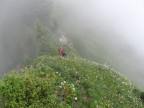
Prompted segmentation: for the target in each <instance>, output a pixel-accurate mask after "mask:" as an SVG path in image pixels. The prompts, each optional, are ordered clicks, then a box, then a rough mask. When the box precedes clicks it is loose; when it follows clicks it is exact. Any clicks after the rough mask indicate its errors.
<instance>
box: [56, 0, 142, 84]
mask: <svg viewBox="0 0 144 108" xmlns="http://www.w3.org/2000/svg"><path fill="white" fill-rule="evenodd" d="M129 2H130V1H129ZM106 3H107V2H106V1H105V0H104V1H103V2H102V1H99V0H96V1H94V0H90V1H87V0H83V1H81V0H78V1H72V0H70V1H66V0H56V2H55V12H54V13H55V18H56V19H57V20H58V21H59V23H60V25H61V26H62V28H63V30H64V31H65V32H66V33H67V35H68V36H69V37H70V38H71V39H72V40H73V42H74V45H75V47H76V48H77V51H78V52H79V53H80V54H81V55H82V56H83V57H85V58H88V59H91V60H94V61H98V62H100V63H103V64H104V63H107V64H108V65H111V66H112V67H115V68H116V69H117V70H119V71H121V72H123V73H124V74H126V75H127V76H128V77H129V78H130V79H131V80H133V81H134V82H135V83H137V84H139V85H141V86H143V85H144V83H143V81H142V80H143V76H144V73H143V71H144V67H143V64H144V62H143V60H144V57H143V56H142V53H141V52H142V51H141V52H140V51H138V48H137V49H136V47H135V45H136V44H137V41H133V44H131V41H132V40H133V38H134V36H133V35H131V37H130V36H129V34H128V32H129V31H130V30H129V28H126V29H125V32H124V31H123V28H122V25H119V24H120V22H121V23H122V24H125V25H126V24H127V23H126V22H124V21H125V20H124V19H126V18H128V16H125V15H123V16H121V17H120V18H119V19H118V17H117V16H120V15H121V14H122V12H123V9H122V10H121V11H117V12H121V13H116V12H115V11H114V10H112V8H111V7H110V3H108V4H107V5H106ZM111 3H114V4H113V5H118V4H119V2H118V3H116V2H112V1H111ZM132 3H133V2H132ZM102 4H103V5H102ZM130 4H131V2H130ZM99 5H100V6H99ZM113 5H112V7H115V6H113ZM119 5H120V6H121V5H122V4H119ZM125 5H127V2H126V4H125ZM102 6H103V8H102ZM115 8H116V7H115ZM124 8H125V7H124ZM128 8H129V7H128ZM110 9H111V10H110ZM116 9H117V8H116ZM130 9H131V8H130ZM114 12H115V13H114ZM126 12H129V11H127V10H126ZM112 13H114V14H115V15H117V16H115V15H113V14H112ZM122 19H123V20H122ZM132 20H133V19H132ZM132 20H131V22H129V24H131V25H132V24H133V23H135V22H132ZM122 21H123V22H122ZM126 27H129V25H128V26H126ZM136 27H137V26H136ZM137 29H138V28H137ZM126 30H127V31H126ZM131 32H133V31H131ZM131 34H132V33H131ZM127 35H128V36H127ZM138 38H139V37H138ZM135 40H136V39H135ZM141 50H143V49H141Z"/></svg>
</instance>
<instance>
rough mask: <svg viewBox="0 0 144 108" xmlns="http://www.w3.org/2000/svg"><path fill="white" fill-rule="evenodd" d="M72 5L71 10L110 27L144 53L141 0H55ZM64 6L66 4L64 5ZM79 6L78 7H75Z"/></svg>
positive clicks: (143, 14)
mask: <svg viewBox="0 0 144 108" xmlns="http://www.w3.org/2000/svg"><path fill="white" fill-rule="evenodd" d="M56 1H57V2H58V1H60V3H63V4H64V5H65V4H67V8H69V7H70V6H72V7H73V8H72V9H73V11H75V13H77V14H79V12H81V14H80V15H81V17H82V18H83V19H84V17H85V19H89V18H90V19H91V20H93V22H95V24H98V23H99V24H100V25H101V26H103V27H106V28H111V29H113V30H114V31H115V32H117V34H119V35H120V36H122V37H123V38H125V39H126V40H127V41H128V42H129V43H130V44H131V45H132V46H133V47H135V48H136V51H137V52H138V53H139V54H141V55H143V54H144V1H143V0H56ZM65 6H66V5H65ZM75 7H79V8H75Z"/></svg>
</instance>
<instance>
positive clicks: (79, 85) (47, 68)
mask: <svg viewBox="0 0 144 108" xmlns="http://www.w3.org/2000/svg"><path fill="white" fill-rule="evenodd" d="M35 26H36V28H35V29H36V30H35V31H36V35H35V36H36V37H35V41H36V48H37V57H36V58H35V59H33V60H28V59H27V61H28V62H25V66H23V67H22V68H16V69H15V70H12V71H11V72H10V73H9V74H6V75H4V76H3V78H2V79H1V81H0V99H1V102H0V106H1V107H2V108H142V107H143V103H142V99H143V95H142V94H141V93H142V92H141V91H140V90H138V89H137V88H136V87H135V86H134V85H133V84H131V82H130V81H129V80H127V79H126V78H125V77H124V76H122V75H120V74H119V73H118V72H117V71H115V70H113V69H111V68H109V67H108V66H107V65H101V64H98V63H96V62H92V61H88V60H86V59H83V58H81V57H80V56H78V54H77V52H76V51H75V50H74V49H73V48H70V47H69V46H68V45H67V44H65V45H62V44H61V43H60V42H59V41H58V37H57V35H56V33H53V32H51V31H47V30H45V29H44V28H43V27H42V26H41V24H40V23H37V24H36V25H35ZM56 37H57V38H56ZM59 46H63V47H64V48H65V50H66V52H67V54H68V56H67V57H66V58H63V57H60V56H58V55H57V48H58V47H59Z"/></svg>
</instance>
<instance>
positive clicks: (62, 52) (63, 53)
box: [58, 47, 67, 57]
mask: <svg viewBox="0 0 144 108" xmlns="http://www.w3.org/2000/svg"><path fill="white" fill-rule="evenodd" d="M58 54H59V55H60V56H62V57H66V55H67V54H66V53H65V51H64V49H63V48H61V47H60V48H58Z"/></svg>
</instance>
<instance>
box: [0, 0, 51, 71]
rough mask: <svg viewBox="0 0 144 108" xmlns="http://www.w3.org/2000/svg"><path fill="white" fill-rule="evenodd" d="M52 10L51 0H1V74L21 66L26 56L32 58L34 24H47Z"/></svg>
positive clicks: (33, 52) (33, 54) (33, 50)
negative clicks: (39, 22) (37, 22)
mask: <svg viewBox="0 0 144 108" xmlns="http://www.w3.org/2000/svg"><path fill="white" fill-rule="evenodd" d="M51 9H52V2H51V0H47V1H39V0H31V1H29V0H25V1H20V0H5V1H0V45H1V50H0V64H1V65H0V71H1V72H0V73H4V72H6V71H9V70H10V69H12V68H13V67H15V66H16V65H17V64H21V63H22V62H23V59H24V58H25V56H28V57H29V56H30V57H33V56H35V53H36V51H35V46H34V42H33V40H32V38H33V36H34V25H35V22H36V21H37V20H41V21H42V23H44V24H49V23H50V15H51Z"/></svg>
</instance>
